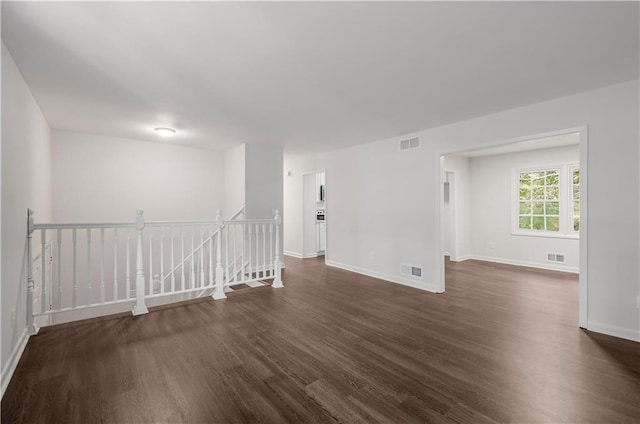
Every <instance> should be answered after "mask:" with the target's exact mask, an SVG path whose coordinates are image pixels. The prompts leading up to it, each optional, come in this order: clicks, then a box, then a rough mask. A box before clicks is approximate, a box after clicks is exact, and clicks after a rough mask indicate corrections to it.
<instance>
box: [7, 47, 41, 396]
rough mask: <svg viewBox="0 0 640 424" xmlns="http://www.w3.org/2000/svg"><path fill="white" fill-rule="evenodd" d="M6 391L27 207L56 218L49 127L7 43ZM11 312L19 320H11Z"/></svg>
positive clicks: (21, 291)
mask: <svg viewBox="0 0 640 424" xmlns="http://www.w3.org/2000/svg"><path fill="white" fill-rule="evenodd" d="M1 156H2V270H1V272H2V274H1V278H2V285H1V287H2V290H1V295H2V317H1V321H2V324H1V325H2V355H1V356H2V391H3V392H4V389H5V388H6V384H8V382H9V377H10V375H11V373H12V372H13V369H12V367H14V366H15V363H13V361H14V360H16V359H17V358H18V357H19V353H20V352H19V349H20V346H21V342H22V341H23V339H21V336H22V335H23V334H24V330H25V326H26V319H25V315H26V312H25V308H24V305H25V292H26V290H25V284H26V277H25V269H26V263H27V255H26V237H27V226H26V223H27V208H33V209H35V210H36V211H37V212H38V217H39V218H41V219H43V220H50V219H51V167H50V156H51V143H50V130H49V126H48V124H47V122H46V120H45V119H44V117H43V115H42V112H41V111H40V108H39V107H38V105H37V104H36V102H35V100H34V98H33V96H32V95H31V92H30V91H29V87H27V84H26V83H25V81H24V79H23V78H22V75H21V74H20V71H19V70H18V68H17V66H16V64H15V62H14V61H13V58H12V57H11V54H10V53H9V51H8V50H7V48H6V47H5V45H4V43H3V44H2V154H1ZM12 311H14V312H15V322H12V319H11V315H12Z"/></svg>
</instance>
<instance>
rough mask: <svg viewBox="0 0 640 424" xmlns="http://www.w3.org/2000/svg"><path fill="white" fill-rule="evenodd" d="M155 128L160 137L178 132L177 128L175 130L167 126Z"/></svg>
mask: <svg viewBox="0 0 640 424" xmlns="http://www.w3.org/2000/svg"><path fill="white" fill-rule="evenodd" d="M153 130H154V131H155V132H156V134H158V135H159V136H160V137H171V136H172V135H174V134H175V133H176V130H174V129H173V128H167V127H158V128H154V129H153Z"/></svg>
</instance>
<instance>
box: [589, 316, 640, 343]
mask: <svg viewBox="0 0 640 424" xmlns="http://www.w3.org/2000/svg"><path fill="white" fill-rule="evenodd" d="M587 330H589V331H593V332H595V333H600V334H606V335H607V336H613V337H620V338H621V339H627V340H631V341H634V342H640V331H638V330H634V329H631V328H624V327H618V326H617V325H610V324H603V323H601V322H595V321H587Z"/></svg>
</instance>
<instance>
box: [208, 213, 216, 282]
mask: <svg viewBox="0 0 640 424" xmlns="http://www.w3.org/2000/svg"><path fill="white" fill-rule="evenodd" d="M214 232H215V227H214V226H213V225H212V226H210V227H209V285H210V286H213V284H214V280H213V278H214V272H213V233H214Z"/></svg>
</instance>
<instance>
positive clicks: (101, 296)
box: [100, 228, 104, 303]
mask: <svg viewBox="0 0 640 424" xmlns="http://www.w3.org/2000/svg"><path fill="white" fill-rule="evenodd" d="M100 303H104V228H100Z"/></svg>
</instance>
